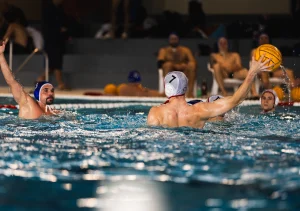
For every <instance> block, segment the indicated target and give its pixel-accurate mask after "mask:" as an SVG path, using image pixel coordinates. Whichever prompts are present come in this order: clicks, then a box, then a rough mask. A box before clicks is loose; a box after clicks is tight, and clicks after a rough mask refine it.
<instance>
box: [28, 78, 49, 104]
mask: <svg viewBox="0 0 300 211" xmlns="http://www.w3.org/2000/svg"><path fill="white" fill-rule="evenodd" d="M47 84H50V85H51V86H52V87H53V85H52V84H51V83H49V82H47V81H41V82H38V83H36V85H35V89H34V92H33V94H34V97H35V99H36V100H37V101H40V95H41V90H42V88H43V87H44V86H45V85H47Z"/></svg>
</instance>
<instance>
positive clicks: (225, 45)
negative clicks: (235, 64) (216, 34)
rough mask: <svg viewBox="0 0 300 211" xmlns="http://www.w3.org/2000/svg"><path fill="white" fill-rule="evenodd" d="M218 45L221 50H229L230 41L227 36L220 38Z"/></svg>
mask: <svg viewBox="0 0 300 211" xmlns="http://www.w3.org/2000/svg"><path fill="white" fill-rule="evenodd" d="M218 47H219V50H220V51H228V41H227V39H226V38H224V37H222V38H220V39H219V42H218Z"/></svg>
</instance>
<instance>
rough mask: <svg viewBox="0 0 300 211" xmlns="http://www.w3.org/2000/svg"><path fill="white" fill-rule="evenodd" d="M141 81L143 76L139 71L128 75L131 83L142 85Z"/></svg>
mask: <svg viewBox="0 0 300 211" xmlns="http://www.w3.org/2000/svg"><path fill="white" fill-rule="evenodd" d="M141 80H142V79H141V74H140V73H139V71H136V70H133V71H131V72H130V73H129V74H128V82H129V83H140V82H141Z"/></svg>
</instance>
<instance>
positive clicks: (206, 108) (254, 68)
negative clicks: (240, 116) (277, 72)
mask: <svg viewBox="0 0 300 211" xmlns="http://www.w3.org/2000/svg"><path fill="white" fill-rule="evenodd" d="M263 58H264V56H262V57H261V58H260V59H259V61H256V60H255V59H254V58H253V57H252V62H251V66H250V70H249V72H248V75H247V77H246V79H245V80H244V82H243V83H242V85H241V86H240V87H239V88H238V90H237V91H236V92H235V93H234V94H233V96H229V97H225V98H222V99H219V100H216V101H214V102H212V103H199V104H196V105H197V106H198V107H199V112H201V114H200V116H202V118H203V119H208V118H211V117H215V116H219V115H222V114H224V113H226V112H228V111H229V110H231V109H233V108H234V107H235V106H237V105H238V104H240V103H241V102H242V101H243V100H244V99H245V98H246V97H247V94H248V93H249V91H250V88H251V85H252V82H253V80H254V78H255V76H256V74H257V73H258V72H260V71H267V70H268V68H270V67H271V66H266V64H268V62H269V61H270V59H268V60H266V61H265V62H262V59H263Z"/></svg>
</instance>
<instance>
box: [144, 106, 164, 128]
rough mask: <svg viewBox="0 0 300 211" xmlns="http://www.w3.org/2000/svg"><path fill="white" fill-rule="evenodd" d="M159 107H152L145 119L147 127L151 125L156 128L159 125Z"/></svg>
mask: <svg viewBox="0 0 300 211" xmlns="http://www.w3.org/2000/svg"><path fill="white" fill-rule="evenodd" d="M160 109H161V108H160V107H159V106H153V107H152V108H151V109H150V111H149V114H148V117H147V124H148V125H153V126H155V125H156V126H158V125H160V121H159V119H160V118H159V117H160Z"/></svg>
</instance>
